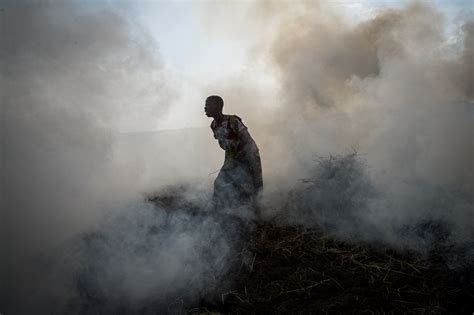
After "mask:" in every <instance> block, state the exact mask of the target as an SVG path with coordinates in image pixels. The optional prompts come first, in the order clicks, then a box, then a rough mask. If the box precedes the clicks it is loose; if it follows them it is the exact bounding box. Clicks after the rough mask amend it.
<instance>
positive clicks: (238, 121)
mask: <svg viewBox="0 0 474 315" xmlns="http://www.w3.org/2000/svg"><path fill="white" fill-rule="evenodd" d="M228 116H229V124H230V125H231V126H232V127H233V128H235V129H237V130H241V129H243V128H246V127H245V125H244V123H243V122H242V118H240V117H239V116H237V115H228Z"/></svg>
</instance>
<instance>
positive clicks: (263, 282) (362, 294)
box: [188, 223, 474, 314]
mask: <svg viewBox="0 0 474 315" xmlns="http://www.w3.org/2000/svg"><path fill="white" fill-rule="evenodd" d="M245 251H246V252H247V253H251V255H250V256H249V257H250V259H246V260H245V259H244V260H243V261H242V263H241V264H242V266H241V268H240V269H239V277H238V280H237V282H236V283H235V284H234V286H233V287H232V288H231V290H229V291H227V292H222V295H221V297H220V301H219V303H215V304H208V305H206V304H205V303H204V304H201V305H200V306H199V307H197V308H195V309H189V310H188V311H189V313H203V312H218V313H230V314H244V313H245V314H246V313H289V314H295V313H296V314H306V313H329V314H338V313H352V314H353V313H355V314H360V313H366V314H401V313H414V314H440V313H443V314H444V313H452V314H472V312H473V311H474V277H473V276H474V273H473V269H472V266H471V268H470V269H469V270H467V269H464V270H457V271H453V270H449V269H448V268H446V267H445V266H444V265H443V264H442V263H440V262H439V261H438V262H436V263H433V262H432V261H430V257H422V256H420V255H419V254H415V253H399V252H396V251H394V250H391V249H386V250H381V249H380V248H373V247H371V246H370V245H361V244H360V243H359V244H358V245H354V244H348V243H344V242H338V241H334V239H331V238H328V237H327V236H325V235H324V233H323V232H322V230H320V229H316V228H312V229H308V228H303V227H301V226H299V227H298V226H279V225H277V224H272V223H261V224H259V225H258V226H257V227H256V230H255V232H254V235H253V238H252V239H251V241H250V242H249V243H248V245H247V248H246V249H245ZM245 256H246V255H242V257H245ZM247 256H248V255H247Z"/></svg>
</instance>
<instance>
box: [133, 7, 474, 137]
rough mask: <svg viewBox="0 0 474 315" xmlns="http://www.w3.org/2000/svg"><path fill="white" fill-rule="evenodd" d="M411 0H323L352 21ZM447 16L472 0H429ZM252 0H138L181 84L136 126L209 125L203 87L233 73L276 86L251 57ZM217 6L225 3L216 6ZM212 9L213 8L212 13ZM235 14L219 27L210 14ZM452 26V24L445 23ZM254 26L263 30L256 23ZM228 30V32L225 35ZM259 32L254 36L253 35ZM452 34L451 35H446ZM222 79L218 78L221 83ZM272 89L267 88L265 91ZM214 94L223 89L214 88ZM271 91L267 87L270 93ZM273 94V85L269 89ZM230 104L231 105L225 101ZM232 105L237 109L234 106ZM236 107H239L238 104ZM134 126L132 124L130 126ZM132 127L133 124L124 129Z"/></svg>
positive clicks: (143, 18) (145, 23)
mask: <svg viewBox="0 0 474 315" xmlns="http://www.w3.org/2000/svg"><path fill="white" fill-rule="evenodd" d="M411 2H413V1H409V0H361V1H351V0H333V1H326V2H324V4H325V5H327V4H328V3H329V4H330V6H333V7H334V11H336V12H337V13H338V14H340V15H342V16H344V17H346V19H347V20H349V21H353V22H354V23H356V22H359V21H361V20H365V19H368V18H370V17H371V16H373V15H374V14H375V12H376V11H377V10H380V9H383V8H390V7H401V6H404V5H406V4H408V3H411ZM424 2H425V3H428V4H431V5H433V6H436V7H437V8H438V9H439V10H440V11H442V12H443V14H444V15H445V17H446V18H447V19H446V20H447V23H448V24H449V23H450V21H452V19H453V18H454V17H456V16H458V15H459V14H462V12H463V11H465V10H466V9H468V10H469V9H472V5H471V1H469V0H454V1H448V0H431V1H424ZM252 3H253V2H251V1H227V2H225V5H222V2H216V1H137V2H135V3H134V6H135V7H136V11H137V13H138V15H139V17H140V20H141V22H142V23H143V26H144V27H145V29H147V30H148V31H149V32H150V35H151V36H152V38H153V39H155V40H156V41H157V43H158V47H159V52H160V53H161V55H162V59H163V61H164V65H165V67H166V69H167V70H168V73H169V76H170V79H171V80H173V81H175V82H176V83H177V85H178V86H179V91H178V93H177V99H175V101H174V104H172V106H171V109H170V110H169V111H168V113H167V114H166V115H165V116H163V117H162V119H161V120H160V123H159V125H157V126H136V128H133V127H132V128H131V129H135V130H136V131H139V130H157V129H177V128H183V127H194V126H205V125H207V124H208V120H207V119H206V118H205V117H204V116H203V115H202V112H203V110H202V105H203V102H204V100H203V98H204V97H205V95H204V94H203V91H208V90H209V89H206V86H212V85H216V82H219V81H225V80H226V79H229V78H233V77H250V76H251V77H252V78H257V77H258V78H259V80H261V81H262V82H263V84H262V86H261V87H259V88H263V89H275V88H276V85H277V82H276V81H275V79H274V78H273V77H272V74H271V73H269V72H268V69H267V68H265V65H264V64H262V63H261V62H259V61H256V60H252V58H253V57H255V56H252V55H250V54H252V53H253V52H254V51H253V50H252V48H253V46H252V45H255V39H257V38H258V34H252V32H251V31H250V32H249V29H248V28H247V25H245V24H246V22H247V21H246V15H247V14H248V13H249V11H248V10H249V8H250V7H251V5H252ZM215 7H225V8H224V9H218V10H215ZM209 12H214V15H213V14H212V13H211V14H209ZM213 18H216V19H225V20H228V19H235V24H234V25H233V27H231V28H229V24H230V25H232V23H229V24H227V23H226V25H224V26H223V28H225V29H224V30H221V32H219V30H218V29H217V30H216V28H218V25H217V27H216V23H214V24H213V23H209V22H212V21H210V19H213ZM447 29H448V31H449V27H448V28H447ZM256 30H259V29H258V28H256ZM223 34H225V36H223ZM254 35H255V38H252V37H253V36H254ZM448 36H449V35H448ZM217 85H218V84H217ZM267 92H268V91H267ZM215 93H216V94H218V93H219V91H215ZM266 94H268V93H266ZM270 94H272V93H271V91H270ZM227 109H229V107H227ZM230 109H233V108H232V107H231V106H230ZM236 110H237V111H238V109H236ZM128 128H130V127H128ZM125 131H129V130H125Z"/></svg>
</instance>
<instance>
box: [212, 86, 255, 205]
mask: <svg viewBox="0 0 474 315" xmlns="http://www.w3.org/2000/svg"><path fill="white" fill-rule="evenodd" d="M223 107H224V101H223V100H222V98H221V97H220V96H217V95H212V96H209V97H208V98H207V99H206V105H205V107H204V111H205V113H206V116H208V117H212V118H214V120H213V121H212V123H211V129H212V131H213V133H214V138H216V139H217V141H218V143H219V146H220V147H221V148H222V149H223V150H224V151H225V160H224V165H223V166H222V168H221V170H220V172H219V175H218V176H217V178H216V180H215V181H214V194H213V198H212V201H213V205H214V207H216V208H238V207H241V206H248V207H249V208H250V209H251V210H253V211H255V210H256V202H257V196H258V194H259V192H260V191H261V190H262V187H263V181H262V165H261V162H260V154H259V151H258V147H257V145H256V144H255V141H254V140H253V139H252V137H251V136H250V133H249V132H248V130H247V127H246V126H245V125H244V124H243V123H242V119H240V117H238V116H235V115H224V114H223V113H222V108H223Z"/></svg>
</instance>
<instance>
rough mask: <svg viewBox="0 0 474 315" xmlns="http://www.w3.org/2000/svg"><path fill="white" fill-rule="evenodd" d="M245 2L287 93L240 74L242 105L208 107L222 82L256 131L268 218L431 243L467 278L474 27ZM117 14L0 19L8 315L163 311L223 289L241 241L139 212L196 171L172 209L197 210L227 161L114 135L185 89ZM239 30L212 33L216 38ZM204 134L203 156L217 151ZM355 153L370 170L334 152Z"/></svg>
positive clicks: (152, 211)
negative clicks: (11, 314) (352, 18)
mask: <svg viewBox="0 0 474 315" xmlns="http://www.w3.org/2000/svg"><path fill="white" fill-rule="evenodd" d="M282 6H283V7H285V8H291V10H283V8H282ZM249 8H250V11H248V12H251V14H249V15H248V16H246V18H249V19H258V22H255V23H249V24H248V25H250V26H251V27H249V29H248V30H247V31H248V32H252V33H253V34H257V35H254V36H252V37H250V38H251V39H252V40H255V41H256V45H255V46H252V48H253V49H254V50H253V52H252V54H251V57H252V58H257V57H258V58H257V59H258V60H260V61H261V60H264V61H265V63H266V67H267V68H266V69H268V70H269V72H270V73H271V74H272V75H275V77H276V78H277V79H276V81H277V82H278V89H276V90H274V89H270V90H266V89H265V86H264V87H263V88H262V87H260V88H259V87H255V86H254V85H252V84H251V81H249V83H248V84H249V85H251V86H249V87H246V83H245V82H246V81H245V80H242V81H241V82H239V89H238V91H239V92H238V93H233V92H235V91H233V86H234V85H233V84H232V83H231V84H228V85H227V86H226V85H222V84H210V86H207V87H206V88H205V89H204V90H205V91H204V92H203V97H205V96H206V95H207V94H214V93H215V88H214V87H216V86H219V91H222V93H221V94H222V95H223V97H224V99H225V101H226V107H225V108H232V107H233V108H234V110H235V111H236V113H237V114H239V115H241V116H242V117H243V118H244V122H246V121H248V120H252V121H254V122H255V121H257V122H261V125H258V124H255V123H252V124H249V128H250V131H251V133H252V135H253V136H254V137H255V138H256V139H257V143H258V144H259V146H260V151H261V154H262V158H263V167H264V180H265V195H264V196H263V197H264V201H263V208H262V210H263V214H264V216H265V217H266V218H268V219H270V218H273V217H275V216H279V217H283V218H284V220H283V221H284V222H285V224H288V223H289V224H293V223H297V224H305V225H309V226H313V225H322V226H324V227H325V228H326V229H327V231H329V232H331V233H332V234H333V235H336V236H337V237H340V238H343V239H346V240H352V241H359V240H364V241H368V242H374V241H375V242H379V243H382V244H384V246H386V245H387V244H390V245H391V246H394V247H396V248H399V249H401V250H404V249H407V248H409V249H415V250H419V251H422V252H423V251H425V252H426V251H429V250H430V248H433V246H435V245H436V244H438V245H439V244H441V245H442V248H444V249H449V251H446V253H449V254H450V255H447V256H448V258H447V259H448V263H449V265H450V266H451V267H453V268H458V267H459V266H460V265H464V264H469V265H470V264H472V255H473V254H472V246H471V245H472V242H473V239H474V236H473V234H472V233H473V232H472V230H471V229H470V227H471V226H472V223H473V221H474V218H473V216H474V214H473V210H472V209H473V196H472V191H473V188H472V187H473V180H474V175H473V165H472V161H473V146H472V143H471V142H472V136H473V129H472V121H473V115H472V113H473V111H472V104H473V103H472V101H473V99H472V98H473V92H472V58H473V57H472V54H473V46H472V45H473V41H472V36H473V27H472V25H473V24H472V18H471V16H470V15H469V13H465V14H464V15H460V17H459V19H457V20H456V23H457V26H458V27H457V28H456V30H455V31H454V33H452V34H449V35H448V34H446V28H445V24H443V22H442V21H443V15H442V14H441V12H440V11H439V10H438V9H436V8H433V7H430V6H427V5H424V4H420V3H415V4H412V5H409V6H407V7H405V8H400V9H390V10H385V11H384V10H382V11H380V12H377V13H376V14H374V15H373V17H371V18H369V19H368V20H366V21H363V22H360V23H356V24H351V23H349V22H348V21H346V20H345V19H344V18H343V17H341V16H340V15H339V14H338V13H337V12H336V11H335V10H334V8H333V7H331V6H328V5H326V4H324V3H295V2H291V5H290V4H289V3H276V2H262V3H257V4H253V3H252V4H249ZM231 11H233V10H232V8H227V10H224V12H225V14H230V13H231ZM124 12H125V11H123V10H122V9H121V8H120V7H119V6H118V7H117V6H113V7H112V6H111V5H110V4H106V3H103V4H98V3H96V2H94V6H89V5H88V4H87V2H85V3H79V2H66V3H54V2H47V3H43V4H41V3H39V2H34V3H26V4H25V3H23V4H13V3H7V5H5V8H4V11H3V12H2V13H1V14H2V23H3V27H4V29H3V34H2V35H3V36H2V41H3V43H4V44H2V47H1V53H2V67H3V68H2V76H1V78H2V82H4V83H5V84H4V85H3V86H4V90H3V91H2V93H3V100H2V150H3V151H2V180H3V182H2V189H3V192H4V196H2V202H3V204H2V279H3V281H2V294H1V303H2V305H3V308H4V309H6V310H14V311H15V312H18V313H21V312H29V311H30V310H31V309H35V308H36V307H44V308H40V309H41V310H44V311H45V312H47V311H49V310H51V309H53V310H56V311H58V312H60V311H65V310H67V311H68V312H72V313H74V312H88V311H91V310H97V311H102V312H115V311H120V310H128V311H144V312H146V311H149V312H153V311H154V310H156V309H163V310H164V311H166V310H168V307H169V309H179V307H180V305H181V304H180V303H181V301H189V300H195V299H199V298H200V297H203V296H206V295H208V294H210V293H212V292H213V290H214V289H215V288H216V287H218V286H220V285H224V284H223V282H222V281H221V280H222V279H223V278H225V276H224V275H225V274H226V272H227V270H228V268H229V266H230V265H231V263H232V257H235V255H234V254H235V245H236V242H235V241H236V238H237V239H238V235H239V232H238V231H235V230H234V229H233V228H226V227H225V226H222V224H223V222H222V221H220V219H219V218H215V217H214V216H207V215H195V214H191V213H189V212H187V211H183V208H186V207H187V206H189V204H186V203H184V204H182V203H178V204H177V205H173V206H172V207H171V208H169V209H173V211H172V212H166V207H163V205H161V206H160V205H157V206H155V205H152V204H149V203H146V202H145V203H143V202H142V201H141V199H142V193H144V192H150V191H154V190H156V188H157V187H158V186H166V185H167V184H171V181H175V179H172V178H173V176H174V174H177V175H176V177H178V178H179V179H181V180H183V179H184V180H187V179H188V178H189V177H190V176H194V177H200V176H202V174H203V173H206V174H205V176H206V179H205V180H202V178H199V180H200V181H201V183H204V186H203V187H204V188H202V189H201V188H196V189H194V188H193V189H190V190H189V191H187V192H186V193H185V194H183V195H182V199H183V200H186V198H188V199H189V198H191V199H192V202H191V203H190V204H191V205H194V206H193V207H197V209H200V208H201V207H202V206H203V204H205V203H206V200H207V198H208V196H209V184H211V183H212V178H207V174H208V173H209V169H208V168H209V167H205V165H209V164H212V163H215V162H216V161H218V159H219V157H218V155H217V154H218V153H219V152H217V153H216V155H213V154H211V153H209V152H214V151H212V150H208V152H206V153H204V154H203V155H196V154H195V153H193V151H194V149H193V148H196V146H195V145H196V144H195V143H194V144H190V143H188V142H186V141H184V140H183V139H185V137H184V136H181V135H180V136H179V137H178V140H176V139H173V141H171V142H174V143H176V142H179V143H180V144H181V145H180V147H177V146H176V145H174V144H173V143H167V144H163V147H160V150H162V152H158V151H160V150H155V147H149V148H147V150H143V147H142V148H139V146H135V147H134V150H133V151H132V150H129V149H130V146H128V147H127V146H126V145H122V143H120V141H117V140H118V139H117V138H118V133H117V128H116V125H118V124H120V123H123V122H124V121H125V122H126V121H127V120H128V119H136V120H141V119H143V120H149V119H154V117H159V115H160V114H161V113H163V112H164V111H166V108H167V106H161V104H167V103H168V102H171V101H172V99H173V96H174V95H175V93H176V91H175V90H173V87H172V86H169V84H168V82H167V80H166V78H167V76H168V75H169V74H168V73H165V71H164V69H163V67H162V64H161V61H160V60H159V57H157V56H159V53H157V51H156V49H157V48H156V46H154V44H153V41H151V40H149V38H148V37H147V35H146V33H144V32H143V30H142V29H140V28H139V27H138V26H137V25H135V24H134V23H133V19H132V18H131V17H130V16H128V15H126V14H124ZM210 12H212V11H210ZM225 14H224V15H222V16H225ZM230 20H231V19H220V20H219V21H220V23H219V26H220V31H221V32H225V29H226V21H230ZM267 23H268V24H267ZM266 25H272V28H268V27H266ZM273 26H274V27H273ZM259 29H262V30H264V31H262V32H261V33H259V32H258V30H259ZM258 34H263V37H259V35H258ZM249 64H250V65H252V60H249ZM242 77H243V78H245V74H244V75H243V76H242ZM211 90H212V91H211ZM227 91H229V92H227ZM268 94H271V96H268ZM255 95H257V96H255ZM275 95H278V97H275ZM243 96H244V98H243ZM243 99H246V100H248V105H250V106H247V104H244V105H241V106H240V102H241V101H242V100H243ZM268 99H272V100H275V101H276V102H278V103H277V104H275V105H278V106H276V107H277V109H273V110H271V109H270V107H267V108H266V109H265V110H263V111H262V110H261V109H259V110H255V111H254V108H253V107H255V106H258V105H255V103H252V102H253V101H256V100H268ZM239 106H240V107H239ZM255 113H258V114H256V117H252V116H253V115H254V114H255ZM249 117H252V118H253V119H249ZM206 132H207V133H209V130H206ZM185 133H186V132H183V134H185ZM205 135H206V134H205V133H204V131H203V132H202V135H201V134H200V137H201V138H200V139H201V140H200V141H202V142H200V143H201V144H202V146H200V147H198V148H197V149H198V150H200V152H205V151H206V149H207V148H213V149H215V150H216V151H217V147H216V146H214V147H211V145H212V144H213V143H212V139H210V140H209V141H207V140H202V138H204V137H205ZM189 136H190V134H188V138H189ZM208 136H209V138H211V137H210V135H209V134H208ZM164 138H166V139H170V138H172V137H171V136H169V135H167V136H166V137H164ZM161 139H163V138H161ZM206 139H207V138H206ZM160 141H161V140H160ZM132 142H133V144H135V145H136V144H137V143H138V141H137V140H133V141H132ZM163 142H168V141H167V140H163ZM147 143H153V142H147ZM155 143H156V142H155ZM350 147H353V148H354V149H356V150H357V151H358V152H359V155H360V157H361V158H362V159H359V158H358V157H357V155H356V156H351V155H344V154H342V153H343V152H347V151H348V150H349V148H350ZM140 150H142V151H140ZM183 150H184V152H187V153H188V154H181V153H182V152H183ZM152 152H153V154H151V153H152ZM157 152H158V153H157ZM330 154H333V155H334V157H333V158H325V157H326V156H328V155H330ZM341 154H342V155H341ZM191 156H192V158H191ZM317 156H322V157H323V159H321V160H320V163H318V160H317ZM152 159H153V162H152V161H151V160H152ZM186 160H187V161H188V162H186V163H188V164H186V163H184V162H183V161H186ZM170 161H172V162H173V163H172V162H170ZM361 161H363V163H361ZM206 163H209V164H206ZM173 165H184V167H182V168H180V167H176V166H173ZM213 166H214V164H213ZM216 166H217V167H218V164H216ZM151 173H153V174H155V173H156V174H157V175H150V174H151ZM190 174H192V175H190ZM160 179H166V180H163V181H164V182H163V181H160ZM301 179H304V180H305V182H304V183H299V182H300V180H301ZM206 184H207V186H206ZM199 187H201V186H199ZM178 199H179V198H178ZM127 205H128V206H127ZM282 205H283V206H282ZM104 209H105V210H110V211H109V212H107V211H104ZM104 213H109V215H108V217H107V218H105V219H99V218H102V217H103V215H104ZM98 222H100V223H98ZM236 235H237V236H236ZM71 237H72V238H73V239H72V240H71ZM438 245H436V246H438ZM469 250H470V251H469ZM38 252H41V254H38ZM49 253H52V254H49ZM45 256H46V258H43V257H45ZM3 257H4V258H3ZM32 257H33V258H32ZM46 270H47V271H48V276H45V274H44V271H46ZM32 284H33V285H32ZM175 302H176V303H175ZM176 305H178V307H177V308H173V307H176Z"/></svg>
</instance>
